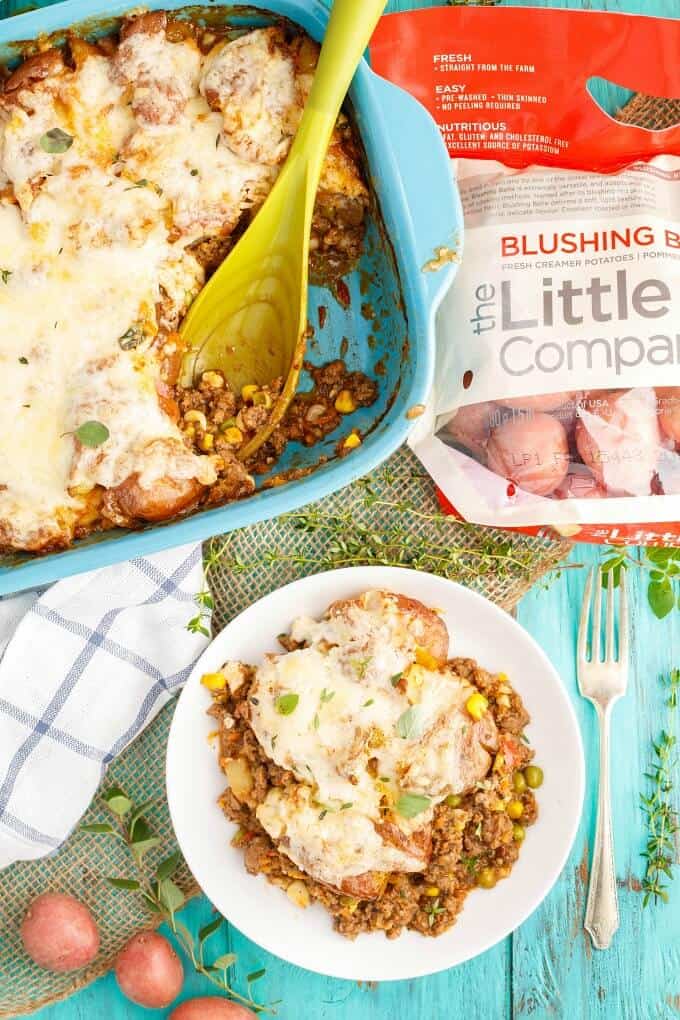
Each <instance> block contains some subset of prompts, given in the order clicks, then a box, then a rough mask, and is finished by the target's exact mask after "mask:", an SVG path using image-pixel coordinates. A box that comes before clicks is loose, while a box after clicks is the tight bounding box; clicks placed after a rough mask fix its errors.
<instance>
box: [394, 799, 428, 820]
mask: <svg viewBox="0 0 680 1020" xmlns="http://www.w3.org/2000/svg"><path fill="white" fill-rule="evenodd" d="M430 803H431V801H430V798H429V797H423V796H422V795H421V794H419V793H402V794H401V796H400V797H399V800H398V801H397V803H396V811H397V814H398V815H401V817H402V818H415V817H416V815H420V814H422V813H423V811H427V809H428V808H429V806H430Z"/></svg>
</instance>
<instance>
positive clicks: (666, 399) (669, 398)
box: [656, 386, 680, 443]
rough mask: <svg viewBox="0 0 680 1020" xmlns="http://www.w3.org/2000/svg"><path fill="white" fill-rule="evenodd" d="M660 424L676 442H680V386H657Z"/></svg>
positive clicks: (664, 432)
mask: <svg viewBox="0 0 680 1020" xmlns="http://www.w3.org/2000/svg"><path fill="white" fill-rule="evenodd" d="M656 395H657V398H658V401H659V425H660V426H661V431H662V432H663V434H664V435H665V436H667V437H668V438H669V439H672V440H673V442H674V443H680V386H661V387H657V390H656Z"/></svg>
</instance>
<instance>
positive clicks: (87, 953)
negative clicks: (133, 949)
mask: <svg viewBox="0 0 680 1020" xmlns="http://www.w3.org/2000/svg"><path fill="white" fill-rule="evenodd" d="M21 939H22V942H23V944H24V949H25V950H26V952H27V953H28V955H29V956H30V957H31V959H32V960H33V962H34V963H37V965H38V966H39V967H42V968H43V969H44V970H51V971H54V972H55V973H59V974H63V973H68V972H69V971H72V970H80V969H81V967H86V966H87V965H88V964H89V963H92V961H93V960H94V959H95V957H96V955H97V953H98V952H99V930H98V928H97V925H96V923H95V920H94V918H93V916H92V914H91V913H90V911H89V909H88V908H87V907H86V906H85V904H84V903H81V902H80V901H79V900H77V899H75V898H74V897H73V896H68V895H66V893H58V892H47V893H43V894H42V895H41V896H38V897H37V899H35V900H33V902H32V903H31V905H30V906H29V908H28V910H27V912H26V916H25V917H24V920H23V922H22V925H21Z"/></svg>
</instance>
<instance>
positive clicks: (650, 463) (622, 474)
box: [576, 388, 661, 496]
mask: <svg viewBox="0 0 680 1020" xmlns="http://www.w3.org/2000/svg"><path fill="white" fill-rule="evenodd" d="M576 446H577V448H578V452H579V454H580V456H581V458H582V460H583V462H584V464H587V465H588V467H589V468H590V470H591V471H592V472H593V474H594V475H595V477H596V478H597V480H598V481H599V482H600V484H601V485H604V487H605V488H606V489H607V492H608V493H609V494H610V495H631V496H647V495H649V494H650V493H651V491H652V481H653V478H654V475H655V473H656V470H657V465H658V462H659V457H660V454H661V433H660V431H659V422H658V418H657V400H656V394H655V392H654V390H653V389H649V388H639V389H633V390H591V391H590V392H589V393H588V394H587V395H586V397H585V399H584V401H583V403H582V405H581V408H580V410H579V420H578V422H577V423H576Z"/></svg>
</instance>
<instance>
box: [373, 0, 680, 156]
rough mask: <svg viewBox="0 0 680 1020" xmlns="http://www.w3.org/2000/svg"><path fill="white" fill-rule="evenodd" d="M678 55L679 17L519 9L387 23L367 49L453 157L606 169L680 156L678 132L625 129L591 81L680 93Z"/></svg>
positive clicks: (435, 12)
mask: <svg viewBox="0 0 680 1020" xmlns="http://www.w3.org/2000/svg"><path fill="white" fill-rule="evenodd" d="M433 40H436V42H433ZM678 54H680V20H679V21H670V20H665V19H662V18H648V17H642V16H634V15H628V14H606V13H600V12H592V11H559V10H538V9H521V8H513V7H505V8H495V9H493V10H489V9H484V8H474V7H470V8H457V9H456V11H455V12H452V11H444V10H442V9H438V8H431V9H428V10H419V11H412V12H410V13H408V14H405V15H402V14H391V15H387V16H386V17H384V18H383V19H382V20H381V22H380V24H379V25H378V28H377V30H376V32H375V35H374V36H373V40H372V42H371V61H372V65H373V68H374V69H375V71H376V72H377V73H378V74H382V75H384V76H385V77H386V78H389V79H390V80H391V81H395V82H397V84H399V85H403V86H404V87H405V88H407V89H408V90H409V91H410V92H412V93H413V95H414V96H416V98H417V99H419V100H420V101H421V103H422V104H423V105H424V106H425V107H426V108H427V109H428V110H429V111H430V113H431V114H432V116H433V117H434V119H435V120H436V121H437V123H438V124H439V127H440V128H441V131H442V134H443V136H444V139H445V141H446V143H447V145H448V147H449V151H450V153H451V155H452V156H456V157H469V158H477V159H479V158H485V157H487V158H490V159H496V160H498V161H499V162H501V163H505V164H506V165H507V166H514V167H525V166H529V165H531V164H532V163H540V164H541V165H544V166H559V167H567V168H569V167H578V168H585V169H590V170H598V171H601V172H609V171H614V170H617V169H620V168H621V167H623V166H627V165H628V164H630V163H632V162H635V161H636V160H638V159H645V160H647V159H649V158H650V157H651V156H654V155H655V154H659V153H665V154H667V155H677V156H680V125H678V126H677V127H673V128H669V129H667V130H665V131H649V130H647V129H645V128H639V127H631V126H628V125H626V126H624V125H622V124H620V123H618V122H617V121H616V120H614V119H613V118H612V117H609V116H608V115H607V114H606V113H605V112H604V111H603V110H601V109H600V107H599V106H598V105H597V103H596V102H595V101H594V100H593V99H592V97H591V96H590V94H589V92H588V82H589V80H590V79H591V78H593V77H600V78H604V79H607V80H608V81H612V82H614V83H616V84H617V85H622V86H624V87H626V88H629V89H631V90H633V91H635V92H642V93H645V94H646V95H650V96H660V97H663V96H680V60H679V59H678Z"/></svg>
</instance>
